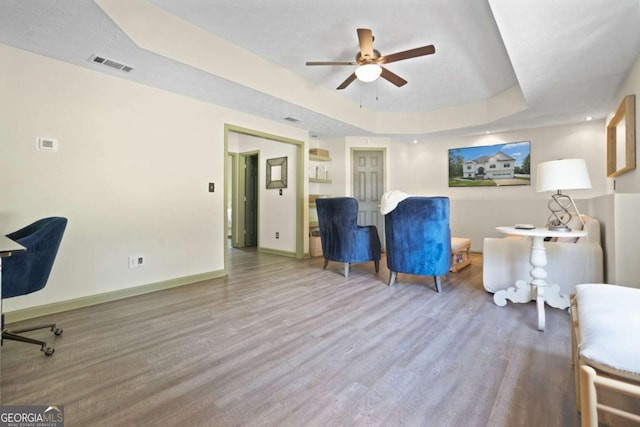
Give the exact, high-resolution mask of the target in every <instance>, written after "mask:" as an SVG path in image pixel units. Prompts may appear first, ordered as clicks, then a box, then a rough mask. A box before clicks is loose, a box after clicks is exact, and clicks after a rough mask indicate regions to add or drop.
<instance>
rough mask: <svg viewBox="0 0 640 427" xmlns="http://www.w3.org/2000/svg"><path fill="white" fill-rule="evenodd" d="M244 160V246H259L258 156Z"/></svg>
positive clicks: (243, 156) (252, 155) (253, 155)
mask: <svg viewBox="0 0 640 427" xmlns="http://www.w3.org/2000/svg"><path fill="white" fill-rule="evenodd" d="M241 157H242V158H243V159H244V246H245V247H249V246H258V155H257V154H250V155H241Z"/></svg>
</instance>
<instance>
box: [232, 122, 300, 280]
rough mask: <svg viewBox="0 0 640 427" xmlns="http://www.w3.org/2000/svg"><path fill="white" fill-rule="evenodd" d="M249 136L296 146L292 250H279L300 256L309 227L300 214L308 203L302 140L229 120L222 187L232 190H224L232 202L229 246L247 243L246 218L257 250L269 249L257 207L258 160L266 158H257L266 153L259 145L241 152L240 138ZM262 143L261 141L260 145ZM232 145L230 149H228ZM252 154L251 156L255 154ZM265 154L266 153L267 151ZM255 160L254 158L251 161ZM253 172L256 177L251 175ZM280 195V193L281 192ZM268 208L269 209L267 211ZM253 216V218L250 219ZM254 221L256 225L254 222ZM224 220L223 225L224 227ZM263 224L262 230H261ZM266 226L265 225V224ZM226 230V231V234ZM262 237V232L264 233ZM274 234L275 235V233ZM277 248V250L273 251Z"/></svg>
mask: <svg viewBox="0 0 640 427" xmlns="http://www.w3.org/2000/svg"><path fill="white" fill-rule="evenodd" d="M243 137H249V138H258V139H264V140H268V141H270V142H275V143H278V144H287V145H293V146H295V154H293V156H292V158H293V159H295V160H294V161H295V163H294V164H295V171H294V174H292V176H290V177H289V178H290V181H289V183H290V186H291V187H292V188H293V187H294V186H293V185H291V184H292V183H295V189H294V191H295V193H294V194H295V226H294V229H295V232H294V233H295V236H294V240H295V243H294V245H295V250H294V251H293V252H291V251H287V252H282V251H280V253H284V254H287V255H291V256H295V257H296V258H303V257H304V255H305V252H304V249H305V243H306V241H305V238H304V237H305V235H306V234H307V230H308V228H307V227H306V224H305V222H304V221H303V218H304V216H305V214H307V211H306V210H305V208H307V206H308V203H306V199H305V197H304V190H305V186H304V180H305V178H306V175H305V174H304V173H303V169H304V165H305V149H304V148H305V143H304V142H303V141H300V140H294V139H290V138H286V137H282V136H278V135H273V134H269V133H265V132H260V131H256V130H252V129H248V128H243V127H239V126H234V125H230V124H225V126H224V152H225V156H229V157H230V160H229V161H228V162H226V163H225V169H226V171H225V177H226V179H227V180H228V182H227V185H226V186H225V191H226V192H229V193H231V194H230V196H229V194H228V193H227V194H225V199H226V200H228V201H229V202H228V203H230V205H231V208H230V209H229V210H228V212H229V215H230V217H231V220H230V221H229V223H230V225H231V234H232V237H231V246H233V247H245V246H247V244H248V243H251V242H252V241H253V238H252V237H251V236H250V237H249V239H247V240H246V241H245V232H244V231H245V228H246V227H247V225H248V224H247V222H249V227H248V229H249V230H250V231H248V233H249V234H250V235H252V234H254V230H255V236H256V237H255V244H254V246H257V249H258V251H268V250H271V248H263V247H261V244H263V243H264V242H261V240H262V239H261V235H260V233H261V232H262V233H264V231H265V228H264V227H261V226H260V224H261V221H263V220H264V218H263V219H261V216H260V213H259V212H260V211H259V209H264V206H262V207H260V204H261V203H260V202H259V201H260V200H261V197H262V194H261V192H260V188H261V186H260V176H261V175H263V172H262V169H261V168H260V163H261V162H262V163H263V164H264V162H265V160H264V159H262V160H260V158H261V157H262V156H263V155H265V154H264V153H262V154H260V153H261V150H260V149H255V150H254V151H252V152H249V151H245V152H242V148H241V147H242V145H239V144H238V141H239V138H243ZM260 146H261V145H260ZM230 147H231V151H230V150H229V149H230ZM245 149H248V150H252V148H249V147H247V148H245ZM254 155H255V157H252V156H254ZM267 157H268V155H267ZM254 160H255V162H254ZM245 162H249V163H246V164H247V165H248V172H246V173H245V171H244V166H245ZM254 176H255V178H256V179H255V180H254V179H253V177H254ZM246 193H249V204H250V206H253V207H254V208H251V207H250V208H249V209H248V210H249V212H247V211H246V209H245V195H246ZM252 195H255V197H253V199H254V201H255V204H253V205H252V203H253V202H252V201H251V197H252ZM280 195H281V194H280ZM269 212H271V211H269ZM253 218H255V222H254V221H253ZM254 224H255V225H254ZM226 226H227V225H226V224H225V228H226ZM261 228H262V231H261ZM266 229H268V228H266ZM226 234H227V233H226V231H225V235H226ZM263 237H264V236H263ZM276 238H277V237H276ZM227 244H228V241H227V239H225V248H226V246H227ZM276 252H278V251H276ZM227 267H228V264H227V250H226V249H225V251H224V269H225V271H227Z"/></svg>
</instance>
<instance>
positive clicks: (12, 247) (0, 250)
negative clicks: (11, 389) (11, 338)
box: [0, 236, 27, 402]
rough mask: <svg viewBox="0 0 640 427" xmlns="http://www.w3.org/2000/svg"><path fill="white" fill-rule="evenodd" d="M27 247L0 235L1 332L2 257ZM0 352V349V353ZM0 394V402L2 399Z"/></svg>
mask: <svg viewBox="0 0 640 427" xmlns="http://www.w3.org/2000/svg"><path fill="white" fill-rule="evenodd" d="M25 250H27V248H25V247H24V246H22V245H20V244H18V243H16V242H14V241H13V240H11V239H9V238H8V237H6V236H0V315H1V316H2V332H4V313H3V311H2V258H4V257H8V256H11V255H12V254H13V252H19V251H25ZM1 354H2V352H1V351H0V355H1ZM1 366H2V357H1V356H0V367H1ZM1 396H2V395H0V402H1V401H2V397H1Z"/></svg>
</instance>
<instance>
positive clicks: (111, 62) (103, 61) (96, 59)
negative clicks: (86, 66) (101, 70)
mask: <svg viewBox="0 0 640 427" xmlns="http://www.w3.org/2000/svg"><path fill="white" fill-rule="evenodd" d="M89 60H90V61H91V62H97V63H98V64H102V65H106V66H107V67H111V68H114V69H116V70H120V71H124V72H125V73H129V72H131V71H133V67H130V66H128V65H124V64H121V63H119V62H118V61H114V60H113V59H108V58H105V57H102V56H98V55H91V58H89Z"/></svg>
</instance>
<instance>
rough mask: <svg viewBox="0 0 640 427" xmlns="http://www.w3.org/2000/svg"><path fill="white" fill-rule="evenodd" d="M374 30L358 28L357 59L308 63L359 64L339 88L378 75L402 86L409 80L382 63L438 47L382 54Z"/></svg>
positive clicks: (425, 53) (413, 55) (412, 56)
mask: <svg viewBox="0 0 640 427" xmlns="http://www.w3.org/2000/svg"><path fill="white" fill-rule="evenodd" d="M373 40H374V37H373V32H372V31H371V30H370V29H368V28H358V42H359V44H360V51H359V52H358V53H357V54H356V60H355V61H344V62H343V61H309V62H307V65H357V66H358V68H356V70H355V71H354V72H353V73H351V75H350V76H349V77H347V79H346V80H345V81H344V82H342V84H341V85H340V86H338V87H337V89H338V90H341V89H344V88H346V87H347V86H349V85H350V84H351V83H352V82H353V81H354V80H355V79H358V80H360V81H363V82H372V81H374V80H376V79H377V78H378V77H382V78H383V79H385V80H388V81H389V82H391V83H393V84H394V85H396V86H398V87H401V86H404V85H405V84H407V81H406V80H405V79H403V78H402V77H400V76H399V75H397V74H395V73H392V72H391V71H389V70H388V69H386V68H384V67H383V66H382V64H389V63H390V62H396V61H402V60H404V59H409V58H415V57H418V56H425V55H431V54H433V53H435V52H436V48H435V47H434V46H433V45H432V44H430V45H428V46H422V47H417V48H415V49H409V50H405V51H402V52H396V53H392V54H391V55H386V56H382V55H381V54H380V52H379V51H377V50H376V49H374V48H373Z"/></svg>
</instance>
